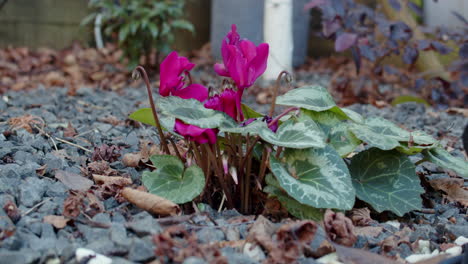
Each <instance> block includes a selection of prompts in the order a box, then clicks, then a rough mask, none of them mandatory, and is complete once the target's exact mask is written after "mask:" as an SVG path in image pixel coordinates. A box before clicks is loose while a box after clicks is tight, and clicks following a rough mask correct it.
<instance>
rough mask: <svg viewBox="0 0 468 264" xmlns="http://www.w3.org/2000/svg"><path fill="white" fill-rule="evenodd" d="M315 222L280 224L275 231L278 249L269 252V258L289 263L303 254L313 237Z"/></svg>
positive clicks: (315, 228) (315, 227) (315, 229)
mask: <svg viewBox="0 0 468 264" xmlns="http://www.w3.org/2000/svg"><path fill="white" fill-rule="evenodd" d="M316 232H317V224H316V223H315V222H313V221H310V220H305V221H296V222H292V223H288V224H285V225H282V226H281V227H280V228H279V229H278V231H277V232H276V244H277V248H278V250H275V251H273V252H270V259H272V260H274V261H278V263H290V262H294V261H296V260H297V259H298V258H299V257H300V256H302V255H303V253H304V250H305V249H306V248H309V244H310V243H311V242H312V240H313V239H314V236H315V233H316Z"/></svg>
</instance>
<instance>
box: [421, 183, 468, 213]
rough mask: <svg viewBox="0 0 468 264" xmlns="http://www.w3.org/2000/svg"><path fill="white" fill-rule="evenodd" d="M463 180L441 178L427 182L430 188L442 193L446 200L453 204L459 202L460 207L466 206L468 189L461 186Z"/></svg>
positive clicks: (467, 204) (467, 203)
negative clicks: (444, 194)
mask: <svg viewBox="0 0 468 264" xmlns="http://www.w3.org/2000/svg"><path fill="white" fill-rule="evenodd" d="M463 181H464V180H463V179H457V178H442V179H435V180H431V181H429V184H431V186H432V188H434V189H435V190H438V191H443V192H445V193H446V194H447V195H446V196H447V198H448V199H449V200H450V201H453V202H459V203H460V204H461V205H462V206H464V207H467V206H468V189H467V188H466V187H464V186H463Z"/></svg>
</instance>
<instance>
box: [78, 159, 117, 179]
mask: <svg viewBox="0 0 468 264" xmlns="http://www.w3.org/2000/svg"><path fill="white" fill-rule="evenodd" d="M81 172H82V173H83V174H84V175H86V176H87V177H89V178H91V177H92V175H93V174H98V175H105V176H117V175H119V173H118V171H116V170H114V169H112V168H111V167H110V166H109V162H107V161H105V160H100V161H95V162H91V163H89V164H88V166H86V167H85V168H81Z"/></svg>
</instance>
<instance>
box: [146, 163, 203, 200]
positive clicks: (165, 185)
mask: <svg viewBox="0 0 468 264" xmlns="http://www.w3.org/2000/svg"><path fill="white" fill-rule="evenodd" d="M150 160H151V162H152V163H153V165H154V166H155V167H156V168H157V169H156V170H155V171H152V172H148V171H146V172H144V173H143V176H142V181H143V184H144V185H145V186H146V188H148V191H149V192H150V193H152V194H156V195H159V196H161V197H164V198H166V199H168V200H171V201H173V202H174V203H179V204H182V203H186V202H189V201H191V200H192V199H193V198H195V197H197V196H198V195H200V193H201V192H202V191H203V188H204V187H205V176H204V175H203V171H202V170H201V169H200V168H199V167H198V166H195V165H192V166H190V167H188V168H184V164H183V163H182V162H181V161H180V160H179V159H178V158H177V157H174V156H170V155H154V156H151V158H150Z"/></svg>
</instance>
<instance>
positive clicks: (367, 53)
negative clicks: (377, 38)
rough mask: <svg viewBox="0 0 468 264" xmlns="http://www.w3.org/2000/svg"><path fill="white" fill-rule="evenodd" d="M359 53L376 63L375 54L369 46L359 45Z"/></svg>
mask: <svg viewBox="0 0 468 264" xmlns="http://www.w3.org/2000/svg"><path fill="white" fill-rule="evenodd" d="M359 53H360V54H361V55H362V56H363V57H364V58H366V59H368V60H370V61H375V52H374V50H373V49H372V48H371V47H370V46H369V45H359Z"/></svg>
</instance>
